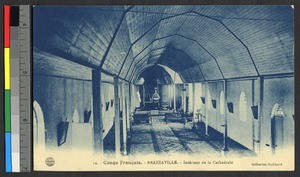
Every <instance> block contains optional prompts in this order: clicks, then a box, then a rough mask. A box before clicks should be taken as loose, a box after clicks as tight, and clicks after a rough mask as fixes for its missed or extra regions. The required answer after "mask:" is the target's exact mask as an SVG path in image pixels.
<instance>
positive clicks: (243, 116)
mask: <svg viewBox="0 0 300 177" xmlns="http://www.w3.org/2000/svg"><path fill="white" fill-rule="evenodd" d="M239 117H240V121H243V122H246V121H247V98H246V95H245V93H244V92H241V94H240V100H239Z"/></svg>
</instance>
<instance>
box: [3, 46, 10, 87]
mask: <svg viewBox="0 0 300 177" xmlns="http://www.w3.org/2000/svg"><path fill="white" fill-rule="evenodd" d="M4 77H5V80H4V82H5V89H6V90H7V89H10V49H9V48H4Z"/></svg>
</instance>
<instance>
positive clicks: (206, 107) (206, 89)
mask: <svg viewBox="0 0 300 177" xmlns="http://www.w3.org/2000/svg"><path fill="white" fill-rule="evenodd" d="M208 90H209V88H208V83H207V82H206V83H205V91H206V92H205V135H206V136H209V134H208V109H209V104H210V101H211V100H209V99H208Z"/></svg>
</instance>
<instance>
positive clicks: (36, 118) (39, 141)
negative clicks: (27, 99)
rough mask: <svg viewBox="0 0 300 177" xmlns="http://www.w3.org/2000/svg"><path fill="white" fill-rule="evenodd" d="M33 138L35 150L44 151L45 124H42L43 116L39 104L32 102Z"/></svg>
mask: <svg viewBox="0 0 300 177" xmlns="http://www.w3.org/2000/svg"><path fill="white" fill-rule="evenodd" d="M32 113H33V131H34V134H33V136H34V137H33V138H34V140H33V141H34V142H33V143H34V146H35V148H39V150H41V151H43V150H45V143H46V139H45V123H44V114H43V110H42V107H41V106H40V104H39V103H38V102H37V101H36V100H34V101H33V112H32ZM39 152H40V151H39Z"/></svg>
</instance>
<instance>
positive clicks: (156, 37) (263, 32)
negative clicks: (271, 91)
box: [33, 6, 294, 82]
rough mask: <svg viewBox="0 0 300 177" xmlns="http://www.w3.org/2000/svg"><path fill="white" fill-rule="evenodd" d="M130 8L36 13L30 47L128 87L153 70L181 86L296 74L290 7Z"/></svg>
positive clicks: (36, 10) (37, 10) (46, 9)
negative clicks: (159, 68)
mask: <svg viewBox="0 0 300 177" xmlns="http://www.w3.org/2000/svg"><path fill="white" fill-rule="evenodd" d="M128 8H129V7H124V6H103V7H87V8H82V7H81V8H79V7H35V8H34V11H33V13H34V15H33V17H34V23H33V24H34V25H35V28H34V30H35V31H34V32H33V33H34V38H33V40H34V46H35V47H37V48H39V49H41V50H44V51H46V52H48V53H52V54H57V55H58V56H60V57H66V58H70V59H71V60H73V61H75V62H78V63H83V64H85V65H87V66H92V67H94V66H98V67H99V68H101V67H102V68H103V69H104V70H107V71H109V72H111V73H112V74H116V75H119V76H120V77H121V78H125V79H127V80H133V79H134V78H135V77H136V76H137V74H138V73H139V72H140V71H141V70H143V69H144V68H147V67H149V66H151V65H153V64H155V63H162V64H164V65H166V66H168V67H170V68H173V69H175V70H176V72H177V71H178V72H180V75H181V77H182V78H183V80H184V81H186V82H191V81H205V80H217V79H224V78H225V79H227V78H234V77H244V76H258V75H269V74H279V73H293V70H294V68H293V66H294V60H293V59H294V54H293V46H294V33H293V10H292V8H291V7H290V6H134V7H132V8H131V9H130V10H129V11H128V12H126V11H125V10H126V9H128ZM172 48H173V49H174V50H173V49H172ZM183 60H184V62H183V64H182V65H180V66H179V63H180V61H183ZM192 63H193V64H192ZM175 64H176V65H175ZM102 65H103V66H102Z"/></svg>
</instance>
